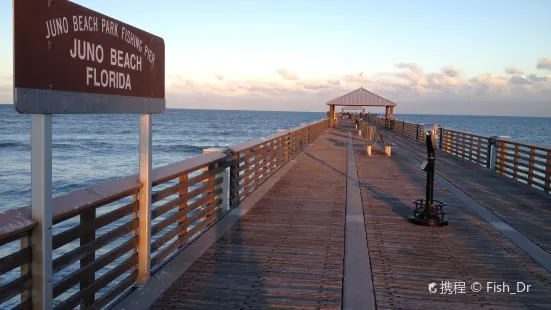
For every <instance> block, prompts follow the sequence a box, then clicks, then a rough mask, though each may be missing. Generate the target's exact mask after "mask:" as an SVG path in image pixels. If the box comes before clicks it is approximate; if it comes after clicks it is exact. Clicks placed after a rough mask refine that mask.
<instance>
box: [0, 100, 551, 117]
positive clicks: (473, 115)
mask: <svg viewBox="0 0 551 310" xmlns="http://www.w3.org/2000/svg"><path fill="white" fill-rule="evenodd" d="M0 105H12V106H13V105H14V104H13V103H0ZM165 110H198V111H242V112H288V113H325V112H328V111H329V110H327V111H289V110H243V109H208V108H205V109H192V108H175V107H166V109H165ZM86 114H96V113H82V114H72V113H67V114H63V113H59V114H56V115H86ZM97 114H104V115H109V114H110V113H97ZM117 114H119V115H120V114H136V115H140V114H137V113H114V114H113V115H117ZM161 114H162V113H161ZM372 114H384V112H381V113H372ZM22 115H23V114H22ZM394 115H432V116H472V117H477V116H478V117H480V116H487V117H490V116H491V117H532V118H551V116H533V115H491V114H478V115H475V114H431V113H394Z"/></svg>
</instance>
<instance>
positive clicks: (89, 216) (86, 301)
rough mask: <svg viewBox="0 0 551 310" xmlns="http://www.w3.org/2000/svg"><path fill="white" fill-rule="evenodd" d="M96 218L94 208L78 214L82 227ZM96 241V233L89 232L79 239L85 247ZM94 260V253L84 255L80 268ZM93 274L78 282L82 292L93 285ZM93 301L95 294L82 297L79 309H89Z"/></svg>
mask: <svg viewBox="0 0 551 310" xmlns="http://www.w3.org/2000/svg"><path fill="white" fill-rule="evenodd" d="M95 218H96V209H95V208H89V209H87V210H85V211H84V212H82V213H81V214H80V225H82V226H84V225H86V223H89V222H91V221H93V220H94V219H95ZM94 239H96V231H91V232H90V233H88V234H86V235H83V236H82V237H80V246H81V247H82V246H85V245H87V244H88V243H90V242H92V241H94ZM95 259H96V253H95V252H92V253H90V254H88V255H86V256H85V257H84V258H82V259H81V260H80V268H81V269H82V268H84V267H86V266H87V265H89V264H91V263H93V262H94V260H95ZM95 278H96V277H95V273H94V272H91V273H89V274H88V275H84V276H83V277H82V278H81V280H80V290H81V291H82V290H84V289H85V288H86V287H88V286H89V285H90V284H92V283H94V280H95ZM94 301H95V294H88V295H84V296H82V299H81V300H80V308H81V309H86V308H87V307H90V306H91V305H92V304H93V303H94Z"/></svg>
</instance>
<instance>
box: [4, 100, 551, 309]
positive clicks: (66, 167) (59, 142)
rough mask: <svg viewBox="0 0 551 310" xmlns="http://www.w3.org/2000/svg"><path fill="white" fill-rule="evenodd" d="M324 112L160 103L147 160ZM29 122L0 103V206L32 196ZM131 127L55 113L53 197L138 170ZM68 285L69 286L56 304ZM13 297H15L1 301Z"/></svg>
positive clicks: (515, 121) (477, 119) (122, 120)
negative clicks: (171, 106) (181, 106)
mask: <svg viewBox="0 0 551 310" xmlns="http://www.w3.org/2000/svg"><path fill="white" fill-rule="evenodd" d="M325 116H326V113H325V112H263V111H221V110H177V109H167V110H166V112H165V113H163V114H160V115H154V116H153V167H154V168H155V167H160V166H164V165H167V164H171V163H174V162H176V161H180V160H184V159H187V158H191V157H194V156H198V155H200V154H201V153H202V150H203V149H206V148H211V147H227V146H230V145H234V144H237V143H240V142H245V141H248V140H251V139H255V138H259V137H263V136H267V135H270V134H274V133H276V132H277V129H289V128H293V127H296V126H298V125H300V124H301V123H310V122H313V121H316V120H319V119H322V118H324V117H325ZM395 117H396V118H397V119H400V120H406V121H410V122H420V123H439V124H441V125H442V126H445V127H451V128H455V129H460V130H461V129H462V130H467V131H472V132H480V133H486V134H491V135H498V136H510V137H513V138H519V139H524V140H528V141H533V142H537V143H540V144H551V135H550V133H551V118H533V117H488V116H449V115H399V114H398V115H395ZM30 129H31V117H30V116H29V115H20V114H18V113H17V112H16V111H15V110H14V108H13V106H12V105H0V202H1V203H0V212H1V211H4V210H8V209H12V208H16V207H21V206H25V205H29V204H30V202H31V201H30V190H31V188H30V178H31V174H30ZM138 134H139V116H138V115H55V116H54V117H53V196H54V197H56V196H60V195H63V194H67V193H70V192H72V191H75V190H78V189H81V188H85V187H90V186H93V185H96V184H99V183H102V182H106V181H109V180H112V179H116V178H120V177H122V176H127V175H131V174H135V173H137V172H138ZM74 224H75V223H72V222H71V221H67V222H64V223H63V224H60V225H56V227H54V228H55V229H54V230H64V229H66V228H67V227H69V226H70V225H74ZM57 226H61V227H57ZM54 233H56V232H54ZM120 242H122V241H117V242H116V243H115V244H114V245H113V246H115V245H117V244H120ZM75 246H76V245H75ZM18 247H19V244H18V243H17V242H13V243H12V244H11V245H8V246H7V247H6V246H4V247H2V248H1V249H0V257H3V256H5V255H6V254H7V253H10V251H12V250H16V249H17V248H18ZM71 249H72V247H71V246H69V247H67V246H66V247H62V248H60V249H58V250H56V251H55V252H54V257H59V256H60V255H62V254H64V253H66V252H67V251H69V250H71ZM74 268H76V267H74V266H71V267H70V268H67V269H66V270H63V271H62V272H59V273H58V274H56V275H55V276H54V282H55V281H57V280H59V279H61V278H63V277H65V276H67V274H68V273H70V272H71V271H73V270H74ZM17 274H18V270H14V271H12V272H10V273H8V274H5V275H4V276H2V277H0V284H4V283H6V282H7V281H9V280H10V279H13V277H15V276H17ZM102 291H105V289H102ZM73 292H74V288H73V289H72V290H70V291H69V292H67V293H65V294H63V295H62V296H60V297H59V298H58V300H56V301H55V303H58V302H59V300H62V299H64V298H66V297H67V296H70V294H72V293H73ZM14 304H15V300H13V301H11V302H9V303H8V305H14Z"/></svg>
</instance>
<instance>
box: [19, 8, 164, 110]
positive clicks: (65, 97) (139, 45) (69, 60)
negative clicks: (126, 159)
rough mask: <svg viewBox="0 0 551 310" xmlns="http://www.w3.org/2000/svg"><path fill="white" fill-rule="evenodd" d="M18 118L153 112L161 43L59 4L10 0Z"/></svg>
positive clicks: (160, 95)
mask: <svg viewBox="0 0 551 310" xmlns="http://www.w3.org/2000/svg"><path fill="white" fill-rule="evenodd" d="M13 5H14V8H13V9H14V14H13V16H14V55H13V56H14V77H13V79H14V104H15V108H16V110H17V111H18V112H19V113H24V114H58V113H73V114H86V113H139V114H148V113H161V112H163V111H164V109H165V45H164V40H163V39H162V38H160V37H157V36H155V35H152V34H150V33H148V32H145V31H143V30H140V29H138V28H135V27H132V26H130V25H127V24H125V23H122V22H120V21H118V20H116V19H113V18H110V17H107V16H105V15H102V14H99V13H97V12H95V11H92V10H90V9H87V8H85V7H83V6H80V5H78V4H75V3H73V2H70V1H67V0H55V1H54V0H16V1H14V4H13Z"/></svg>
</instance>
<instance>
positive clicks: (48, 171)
mask: <svg viewBox="0 0 551 310" xmlns="http://www.w3.org/2000/svg"><path fill="white" fill-rule="evenodd" d="M31 205H32V218H33V219H34V220H35V221H36V222H37V223H38V225H37V226H36V227H35V228H34V229H33V231H32V236H31V243H32V257H33V259H32V263H31V272H32V278H33V287H32V303H33V309H52V299H53V297H52V295H53V294H52V115H45V114H33V115H32V124H31Z"/></svg>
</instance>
